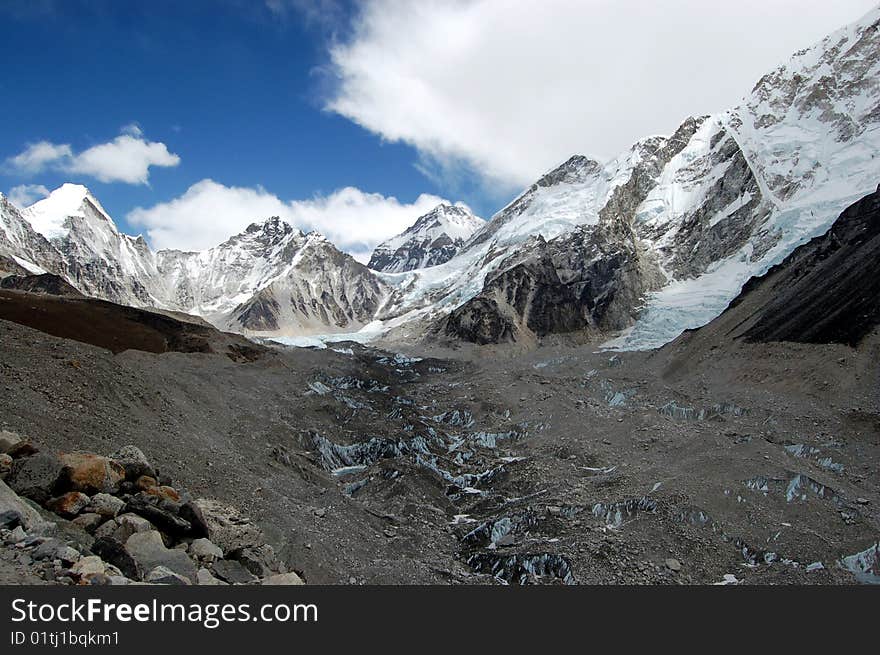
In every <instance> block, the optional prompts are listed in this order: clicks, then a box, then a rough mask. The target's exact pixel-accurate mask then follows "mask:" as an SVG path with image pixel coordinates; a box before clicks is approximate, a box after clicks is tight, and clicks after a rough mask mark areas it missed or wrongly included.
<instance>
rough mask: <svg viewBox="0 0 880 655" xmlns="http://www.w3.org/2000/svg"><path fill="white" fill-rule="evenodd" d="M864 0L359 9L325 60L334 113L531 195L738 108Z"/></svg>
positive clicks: (474, 0) (492, 0)
mask: <svg viewBox="0 0 880 655" xmlns="http://www.w3.org/2000/svg"><path fill="white" fill-rule="evenodd" d="M872 6H873V1H872V0H836V1H835V2H827V0H814V1H809V2H805V1H804V0H773V2H767V1H766V0H741V1H740V2H733V3H730V2H728V3H719V2H705V0H668V1H667V2H648V1H644V2H632V1H622V0H621V1H617V0H615V1H611V0H548V1H547V2H542V3H539V4H536V3H535V2H533V0H461V1H456V2H448V1H440V0H425V1H423V2H410V1H408V0H368V1H367V2H366V3H365V4H364V5H363V6H362V10H361V12H360V14H359V15H358V16H357V17H356V18H355V20H354V25H353V32H352V36H351V38H350V39H349V40H347V41H345V42H341V43H336V44H335V45H333V46H332V47H331V49H330V58H331V66H330V69H331V72H332V74H333V75H334V77H335V78H336V83H337V84H336V88H335V90H334V92H333V93H332V94H331V97H330V98H329V100H328V102H327V107H328V109H330V110H332V111H335V112H337V113H339V114H341V115H343V116H346V117H348V118H349V119H351V120H353V121H355V122H356V123H358V124H360V125H361V126H363V127H365V128H367V129H369V130H371V131H373V132H375V133H377V134H379V135H381V136H382V137H383V138H386V139H389V140H391V141H403V142H406V143H409V144H411V145H413V146H415V147H416V148H418V149H419V151H420V154H421V155H422V157H423V158H427V159H428V160H433V163H434V165H435V167H436V170H437V171H438V172H439V173H440V174H443V171H444V169H446V170H450V169H453V168H456V167H458V168H460V164H461V162H465V163H466V164H467V165H469V166H470V167H472V168H474V169H475V170H477V171H479V172H480V173H481V174H482V175H483V176H485V177H486V178H487V179H488V180H490V181H494V182H495V183H498V182H502V183H505V184H506V185H515V186H521V185H525V184H528V183H530V182H532V181H534V179H535V178H536V177H537V176H538V175H540V174H541V173H542V172H544V171H546V170H547V169H549V168H552V167H553V166H554V165H556V164H557V163H559V162H561V161H563V160H564V159H566V158H567V157H568V156H570V155H571V154H573V153H575V152H580V153H585V154H591V155H594V156H598V157H601V158H604V157H610V156H613V155H615V154H617V153H618V152H620V151H622V150H624V149H625V148H627V147H629V145H631V144H632V143H633V142H634V141H635V140H637V139H638V138H641V137H643V136H647V135H650V134H657V133H670V132H672V131H673V130H674V129H675V128H676V127H677V126H678V124H679V123H680V122H681V120H682V119H684V118H686V117H687V116H689V115H699V114H705V113H713V112H717V111H721V110H723V109H726V108H728V107H730V106H733V105H735V104H736V103H737V102H738V100H739V99H740V98H741V97H742V96H744V95H745V94H746V93H747V92H748V91H749V90H750V89H751V88H752V86H753V85H754V83H755V81H757V79H758V78H759V77H760V76H761V75H763V74H764V73H765V72H767V71H768V70H770V69H772V68H773V67H775V66H776V65H777V64H778V63H780V62H782V61H784V60H785V59H786V58H787V57H788V56H789V55H790V54H792V53H793V52H794V51H796V50H798V49H800V48H802V47H806V46H808V45H810V44H811V42H814V41H817V40H818V39H820V38H821V37H822V36H824V35H825V34H826V33H828V32H829V31H831V30H833V29H835V28H836V27H838V26H841V25H843V24H845V23H847V22H849V21H852V20H855V19H857V18H858V17H859V16H860V15H861V14H863V13H865V12H867V11H868V10H869V9H870V8H871V7H872Z"/></svg>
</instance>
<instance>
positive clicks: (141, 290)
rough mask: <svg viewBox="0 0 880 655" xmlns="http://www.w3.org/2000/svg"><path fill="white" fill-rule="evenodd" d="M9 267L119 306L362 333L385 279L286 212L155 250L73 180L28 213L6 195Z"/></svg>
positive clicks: (0, 206) (3, 246)
mask: <svg viewBox="0 0 880 655" xmlns="http://www.w3.org/2000/svg"><path fill="white" fill-rule="evenodd" d="M0 228H2V229H0V270H3V271H6V272H8V273H18V274H28V273H42V272H47V271H48V272H51V273H55V274H57V275H61V276H62V277H64V278H65V279H67V280H68V281H69V282H70V283H71V284H72V285H73V286H74V287H75V288H77V289H78V290H79V291H81V292H83V293H85V294H87V295H90V296H94V297H98V298H103V299H106V300H110V301H113V302H117V303H120V304H126V305H132V306H138V307H156V308H159V309H168V310H174V311H182V312H187V313H190V314H195V315H198V316H202V317H204V318H206V319H207V320H209V321H211V322H212V323H214V324H215V325H217V326H218V327H221V328H224V329H231V330H235V331H237V332H243V333H246V334H266V335H298V334H313V333H315V332H318V333H330V332H339V331H343V330H345V331H354V330H357V329H358V328H360V327H361V326H362V325H364V324H365V323H367V322H369V321H370V320H371V319H372V316H373V314H374V313H375V311H376V309H377V308H378V306H379V305H380V303H381V302H382V301H383V300H384V298H385V296H386V295H387V288H386V286H385V284H384V283H383V282H382V281H381V280H379V279H378V278H377V277H376V275H375V274H374V273H373V272H372V271H370V270H369V269H367V268H366V267H365V266H363V265H362V264H359V263H358V262H357V261H355V260H354V259H353V258H352V257H350V256H349V255H346V254H344V253H342V252H340V251H339V250H337V249H336V248H335V247H334V246H333V245H332V244H331V243H329V242H328V241H327V240H326V239H325V238H324V237H323V236H321V235H319V234H316V233H310V234H303V233H302V232H300V231H299V230H296V229H294V228H292V227H291V226H290V225H288V224H286V223H284V222H283V221H281V220H280V219H278V218H277V217H276V218H270V219H268V220H266V221H265V222H263V223H254V224H252V225H250V226H249V227H248V228H247V229H246V230H245V231H244V232H242V233H241V234H238V235H235V236H233V237H231V238H230V239H228V240H227V241H225V242H224V243H222V244H220V245H218V246H216V247H214V248H210V249H208V250H204V251H200V252H182V251H178V250H163V251H159V252H153V251H151V250H150V248H149V247H148V246H147V244H146V242H145V241H144V239H143V238H141V237H131V236H129V235H125V234H122V233H121V232H119V230H118V229H117V228H116V226H115V224H114V223H113V220H112V219H111V218H110V216H109V215H108V214H107V212H106V211H105V210H104V209H103V208H102V207H101V204H100V203H99V202H98V201H97V199H96V198H95V197H94V196H93V195H92V194H91V193H90V192H89V191H88V189H86V188H85V187H83V186H79V185H73V184H65V185H63V186H62V187H60V188H59V189H56V190H55V191H53V192H52V193H51V194H50V195H49V196H48V197H47V198H45V199H44V200H41V201H39V202H37V203H35V204H34V205H31V206H30V207H28V208H26V209H24V210H19V209H18V208H16V207H15V206H14V205H12V203H10V202H9V201H8V200H7V199H6V198H5V197H2V198H0Z"/></svg>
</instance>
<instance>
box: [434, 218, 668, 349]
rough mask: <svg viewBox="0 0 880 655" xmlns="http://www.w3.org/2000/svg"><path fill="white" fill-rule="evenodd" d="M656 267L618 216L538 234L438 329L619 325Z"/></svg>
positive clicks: (490, 337)
mask: <svg viewBox="0 0 880 655" xmlns="http://www.w3.org/2000/svg"><path fill="white" fill-rule="evenodd" d="M660 279H661V278H660V272H659V270H658V269H657V268H656V265H655V264H653V262H652V260H651V259H650V257H648V256H647V254H646V253H645V252H644V251H643V250H642V249H641V248H640V247H639V245H638V243H637V241H636V239H635V236H634V235H633V233H632V231H631V229H630V228H629V227H628V226H627V225H626V224H625V223H623V222H622V221H620V220H612V221H609V222H608V223H607V224H604V225H600V226H596V227H590V228H578V229H576V230H574V231H572V232H570V233H567V234H565V235H562V236H561V237H558V238H556V239H553V240H551V241H549V242H548V241H544V239H542V238H540V237H538V238H537V239H534V240H532V241H531V242H529V244H527V246H526V247H524V248H521V249H520V250H519V251H518V252H517V253H516V254H514V255H511V256H510V257H509V258H508V259H507V260H506V261H504V262H503V263H502V265H501V267H500V272H499V273H497V274H495V275H494V276H492V277H491V278H489V279H488V280H487V281H486V283H485V284H484V286H483V291H482V292H481V293H480V294H479V295H478V296H476V297H475V298H473V299H471V300H470V301H468V302H466V303H465V304H464V305H462V306H461V307H458V308H457V309H456V310H454V311H453V312H452V313H451V314H450V315H449V317H448V318H447V319H446V321H445V325H444V332H445V334H446V335H447V336H449V337H455V338H458V339H462V340H465V341H471V342H474V343H478V344H487V343H502V342H509V341H516V340H517V339H518V337H519V336H524V335H525V334H528V333H531V334H533V335H535V336H537V337H543V336H546V335H548V334H558V333H568V332H574V331H577V330H586V329H596V330H602V331H610V330H618V329H622V328H624V327H626V326H628V325H629V324H630V323H631V322H632V321H633V320H634V319H635V315H636V312H637V307H638V303H639V300H640V298H641V297H642V295H643V294H644V293H645V292H646V291H648V290H650V289H652V288H655V287H656V286H658V285H659V283H660Z"/></svg>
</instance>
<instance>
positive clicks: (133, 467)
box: [110, 446, 156, 480]
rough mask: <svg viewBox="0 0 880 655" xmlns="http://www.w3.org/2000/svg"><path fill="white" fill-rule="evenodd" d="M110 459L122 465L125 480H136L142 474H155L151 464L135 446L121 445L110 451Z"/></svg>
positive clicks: (153, 475)
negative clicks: (117, 448)
mask: <svg viewBox="0 0 880 655" xmlns="http://www.w3.org/2000/svg"><path fill="white" fill-rule="evenodd" d="M110 459H112V460H114V461H116V462H119V464H121V465H122V468H124V469H125V478H126V479H127V480H137V479H138V478H139V477H141V476H142V475H149V476H152V477H155V476H156V470H155V469H154V468H153V465H152V464H150V461H149V460H148V459H147V457H146V455H144V453H143V451H141V449H140V448H138V447H137V446H123V447H122V448H120V449H119V450H116V451H115V452H113V453H111V454H110Z"/></svg>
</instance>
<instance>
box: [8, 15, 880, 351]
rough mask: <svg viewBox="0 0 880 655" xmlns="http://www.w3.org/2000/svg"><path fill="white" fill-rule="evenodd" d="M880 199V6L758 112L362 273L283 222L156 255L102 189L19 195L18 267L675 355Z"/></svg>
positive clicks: (299, 316)
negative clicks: (762, 279) (683, 339)
mask: <svg viewBox="0 0 880 655" xmlns="http://www.w3.org/2000/svg"><path fill="white" fill-rule="evenodd" d="M878 181H880V8H877V9H875V10H873V11H872V12H870V13H869V14H867V15H866V16H865V17H863V18H862V19H861V20H859V21H857V22H855V23H853V24H852V25H849V26H847V27H845V28H843V29H841V30H838V31H836V32H834V33H833V34H831V35H829V36H828V37H826V38H825V39H824V40H822V41H821V42H820V43H818V44H816V45H814V46H813V47H811V48H807V49H805V50H802V51H800V52H798V53H796V54H795V55H794V56H793V57H792V58H791V59H790V60H789V61H788V62H786V63H785V64H783V65H782V66H780V67H778V68H777V69H776V70H774V71H772V72H771V73H769V74H767V75H765V76H764V77H763V78H761V80H759V81H758V83H757V84H756V86H755V87H754V89H753V90H752V91H751V93H750V94H749V95H747V96H746V97H745V98H744V99H743V100H742V102H741V103H740V104H739V105H738V106H736V107H734V108H733V109H730V110H728V111H725V112H722V113H720V114H717V115H714V116H704V117H697V118H688V119H687V120H685V121H684V122H683V123H682V124H681V126H680V127H679V128H678V129H677V130H676V132H675V133H674V134H672V135H671V136H652V137H648V138H645V139H642V140H640V141H638V142H637V143H636V144H634V145H633V146H632V147H631V148H629V149H627V150H626V151H625V152H623V153H621V154H620V155H619V156H618V157H616V158H614V159H612V160H611V161H607V162H599V161H596V160H594V159H591V158H589V157H586V156H583V155H576V156H574V157H572V158H570V159H569V160H568V161H566V162H564V163H563V164H562V165H560V166H559V167H557V168H556V169H554V170H552V171H550V172H549V173H547V174H546V175H544V176H543V177H541V178H540V179H539V180H538V181H537V182H535V184H533V185H532V186H530V187H529V188H528V189H526V190H525V191H524V192H523V193H522V194H521V195H520V196H519V197H518V198H516V199H515V200H514V201H513V202H511V203H510V204H509V205H508V206H506V207H505V208H503V209H502V210H501V211H500V212H498V213H497V214H496V215H495V216H494V217H493V218H492V219H491V220H490V221H489V222H486V223H483V222H482V221H480V220H479V219H477V218H476V217H473V216H472V215H470V214H469V213H467V212H466V211H465V210H464V209H461V208H458V207H454V206H448V205H441V206H440V207H438V208H436V209H435V210H434V211H432V212H431V213H429V214H427V215H425V216H423V217H421V218H419V219H418V220H417V221H416V223H415V224H414V225H413V226H412V227H411V228H410V229H408V230H407V231H405V232H404V233H402V234H401V235H399V236H397V237H394V238H393V239H390V240H388V241H386V242H385V243H383V244H382V245H380V246H379V247H378V248H377V249H376V252H375V253H374V254H373V258H372V260H371V262H370V266H371V267H372V268H375V269H377V271H378V272H373V271H371V270H370V269H368V268H366V267H364V266H362V265H360V264H358V263H357V262H355V261H354V260H353V259H352V258H351V257H349V256H348V255H345V254H343V253H341V252H339V251H338V250H336V248H335V247H333V245H332V244H330V243H329V242H327V241H326V240H325V239H324V238H323V237H321V236H320V235H316V234H306V235H304V234H302V233H300V232H299V231H297V230H294V229H293V228H291V227H290V226H288V225H286V224H284V223H283V222H281V221H279V220H277V219H272V220H269V221H266V222H264V223H258V224H254V225H252V226H250V227H249V228H248V229H247V230H246V231H245V232H243V233H242V234H239V235H236V236H234V237H232V238H231V239H229V240H228V241H226V242H225V243H223V244H220V245H219V246H217V247H215V248H212V249H209V250H206V251H203V252H198V253H185V252H179V251H163V252H158V253H153V252H152V251H150V249H149V248H148V247H147V245H146V243H145V242H144V241H143V239H140V238H135V237H130V236H127V235H124V234H121V233H120V232H119V231H118V230H117V229H116V227H115V226H114V225H113V222H112V220H110V217H109V216H108V215H107V213H106V212H105V211H104V210H103V209H102V208H101V206H100V203H98V201H97V200H96V199H95V198H94V197H93V196H92V195H91V194H90V193H88V190H87V189H85V188H84V187H79V186H76V185H65V186H64V187H62V188H61V189H59V190H56V191H55V192H53V193H52V194H51V195H50V197H49V198H47V199H45V200H42V201H40V202H38V203H36V204H35V205H33V206H31V207H29V208H27V209H24V210H22V211H19V210H18V209H17V208H15V207H14V206H13V205H12V204H11V203H9V202H8V201H7V200H6V199H5V198H2V197H0V228H2V229H0V269H3V270H9V271H11V272H18V273H21V272H28V271H30V272H41V271H48V272H50V273H55V274H58V275H62V276H64V277H65V278H67V279H68V280H69V281H70V282H71V283H72V284H73V285H74V286H75V287H76V288H78V289H79V290H81V291H83V292H85V293H87V294H90V295H95V296H98V297H102V298H107V299H109V300H114V301H116V302H122V303H126V304H133V305H154V306H157V307H160V308H166V309H174V310H178V311H185V312H191V313H195V314H199V315H201V316H204V317H206V318H208V319H209V320H211V321H212V322H214V323H215V324H216V325H219V326H221V327H224V328H226V329H234V330H237V331H243V332H246V333H252V334H261V335H285V336H298V335H304V334H321V333H330V332H352V331H354V330H357V329H358V328H360V327H361V326H365V325H367V324H369V330H368V331H366V330H365V331H364V332H363V334H364V338H372V337H374V336H376V335H385V336H386V337H387V338H389V339H408V338H416V339H418V338H424V336H425V334H426V333H428V334H433V335H445V336H446V337H450V338H455V339H465V340H469V341H474V342H477V343H495V342H500V341H509V340H526V341H528V340H533V339H535V338H540V337H542V336H544V335H547V334H552V333H561V332H572V331H578V332H584V333H585V334H587V335H588V336H591V337H592V338H595V339H605V338H606V337H609V336H611V335H612V334H613V333H619V334H618V335H617V336H616V338H615V339H614V340H613V341H610V342H607V343H606V345H607V346H609V347H619V348H647V347H654V346H659V345H662V344H663V343H666V342H668V341H669V340H671V339H673V338H674V337H675V336H677V335H678V334H679V333H680V332H681V331H682V330H684V329H687V328H691V327H697V326H699V325H703V324H705V323H706V322H708V321H710V320H711V319H712V318H714V317H715V316H717V315H718V314H719V313H720V312H721V311H722V310H723V309H724V308H725V307H726V306H727V304H728V303H729V302H730V301H731V300H732V299H733V298H734V297H735V296H736V295H737V294H738V293H739V291H740V288H741V287H742V285H743V284H744V283H745V282H746V281H747V280H748V279H749V278H750V277H752V276H754V275H760V274H762V273H764V272H765V271H766V270H767V269H768V268H769V267H770V266H772V265H774V264H776V263H778V262H780V261H781V260H782V259H783V258H784V257H785V256H786V255H788V254H789V253H790V252H791V251H792V250H793V249H794V248H796V247H797V246H798V245H800V244H802V243H804V242H806V241H808V240H809V239H811V238H813V237H815V236H817V235H819V234H822V233H824V232H825V231H826V230H827V229H828V228H829V226H830V225H831V224H832V223H833V222H834V220H835V219H836V218H837V216H838V215H839V214H840V212H841V211H842V210H843V209H844V208H845V207H847V206H848V205H850V204H851V203H852V202H854V201H855V200H857V199H858V198H860V197H862V196H864V195H865V194H867V193H870V192H871V191H873V190H874V188H875V187H876V186H877V182H878Z"/></svg>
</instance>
